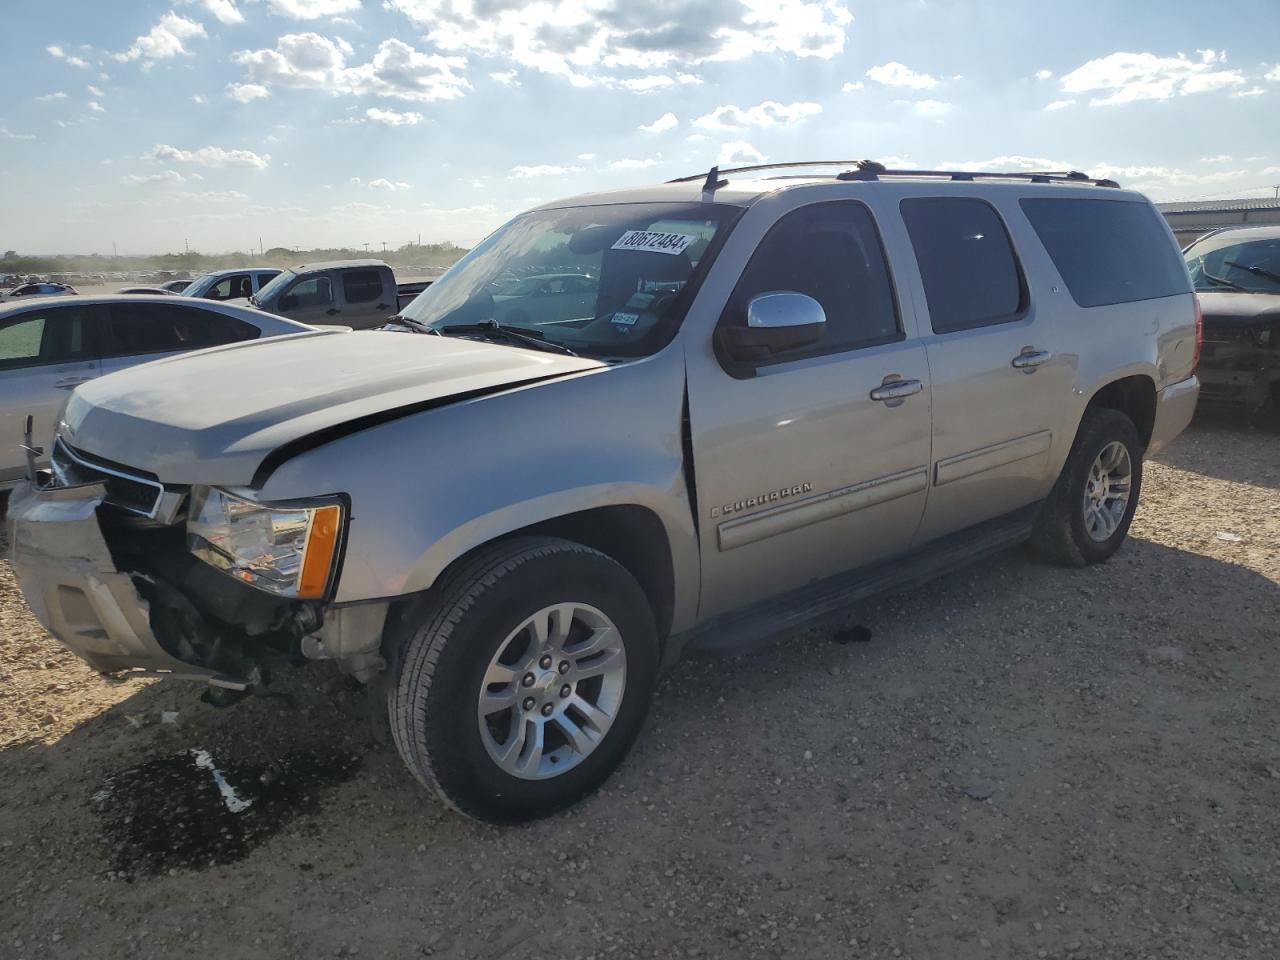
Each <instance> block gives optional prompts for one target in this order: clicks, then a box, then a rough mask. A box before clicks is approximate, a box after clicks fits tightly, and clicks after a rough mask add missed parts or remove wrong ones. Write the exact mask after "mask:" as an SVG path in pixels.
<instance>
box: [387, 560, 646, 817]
mask: <svg viewBox="0 0 1280 960" xmlns="http://www.w3.org/2000/svg"><path fill="white" fill-rule="evenodd" d="M548 611H550V612H548ZM562 611H572V614H571V615H568V614H566V613H564V612H562ZM537 625H541V627H543V628H545V629H543V636H545V637H546V638H547V642H546V645H545V646H544V645H543V644H541V643H540V641H539V638H538V635H537V630H538V626H537ZM401 626H402V628H403V629H402V630H401V631H400V642H399V643H395V644H394V645H395V646H396V647H399V648H400V649H399V655H398V656H395V654H396V651H395V650H393V651H392V652H393V657H394V662H398V668H397V669H396V673H395V676H394V681H393V682H392V683H391V684H389V685H388V694H387V707H388V714H389V716H390V720H391V730H392V736H393V738H394V740H395V743H396V747H397V748H398V749H399V751H400V756H401V757H402V758H403V760H404V762H405V764H406V765H407V766H408V767H409V769H410V771H412V773H413V775H414V776H415V777H417V778H418V780H419V781H420V782H421V783H422V784H423V785H424V786H427V787H429V788H431V789H433V790H434V791H435V792H436V793H437V794H438V795H439V796H440V798H441V799H442V800H443V801H444V802H445V803H447V804H448V805H449V806H451V807H453V808H454V809H455V810H457V811H458V812H459V813H462V814H464V815H466V816H468V817H472V818H474V819H477V820H482V821H486V822H489V823H519V822H522V821H527V820H534V819H538V818H540V817H545V816H548V815H549V814H552V813H555V812H556V811H558V810H561V809H563V808H565V807H567V806H569V805H570V804H573V803H575V802H576V801H578V800H579V799H581V798H582V797H584V796H586V795H587V794H589V793H591V792H592V791H594V790H595V789H596V788H597V787H599V786H600V784H602V783H603V782H604V781H605V780H606V779H607V778H608V777H609V775H610V774H611V773H612V772H613V770H614V769H615V768H616V767H617V766H618V765H619V764H620V763H621V762H622V760H623V758H624V757H625V756H626V754H627V751H628V750H629V749H630V747H631V744H632V742H633V741H634V740H635V737H636V735H637V734H638V733H639V731H640V727H641V725H642V724H643V722H644V718H645V714H646V713H647V712H648V708H649V703H650V701H651V699H652V697H653V687H654V683H655V680H656V678H657V673H658V663H659V645H658V637H657V630H656V628H655V626H654V619H653V613H652V611H651V609H650V607H649V604H648V601H647V599H646V597H645V595H644V592H643V591H642V590H641V589H640V586H639V584H637V583H636V581H635V579H634V578H632V577H631V575H630V574H629V573H627V571H626V570H625V569H623V567H622V566H621V565H619V564H618V563H616V562H615V561H613V560H611V559H610V558H609V557H607V556H605V555H604V554H602V553H600V552H598V551H596V550H592V549H590V548H589V547H585V546H582V545H581V544H576V543H572V542H569V541H567V540H559V539H554V538H549V537H538V538H519V539H514V540H510V541H507V542H504V543H501V544H497V545H495V546H493V547H491V548H486V549H483V550H481V551H480V552H479V553H477V554H476V555H475V556H473V557H471V558H469V559H468V560H466V561H464V562H463V563H462V564H460V565H459V567H458V568H457V569H456V570H455V571H454V572H452V573H451V574H447V575H446V577H445V579H444V580H443V581H442V582H441V583H440V584H439V586H438V587H437V588H433V589H432V590H431V591H430V592H429V593H428V594H427V595H426V596H425V597H424V598H423V600H422V601H421V602H419V603H416V604H411V605H409V606H408V607H406V608H405V610H404V612H403V617H402V620H401ZM611 627H612V628H613V630H612V632H610V629H609V628H611ZM597 647H599V648H600V650H601V651H602V652H599V653H595V654H592V655H590V656H588V655H584V653H582V652H580V651H587V652H588V653H590V652H591V651H593V650H595V649H596V648H597ZM545 650H551V651H554V656H553V655H552V653H547V652H544V651H545ZM548 659H550V662H547V661H548ZM566 665H568V669H565V668H566ZM593 670H594V671H596V672H597V673H598V674H599V676H588V675H589V674H591V673H592V671H593ZM508 672H509V673H510V674H511V680H510V682H509V683H505V682H504V683H501V684H497V683H493V682H492V678H494V677H495V676H498V675H504V674H505V673H508ZM535 675H536V677H535ZM530 677H535V683H533V684H532V685H528V684H526V681H527V680H528V679H529V678H530ZM486 681H489V682H486ZM562 681H565V682H563V683H562ZM570 688H572V690H573V692H572V694H566V693H565V691H566V690H568V689H570ZM482 691H484V692H485V694H486V699H485V700H484V701H483V702H482V700H481V692H482ZM512 692H514V694H515V697H514V700H512V703H511V706H510V708H509V709H498V710H495V711H494V712H492V713H489V714H486V713H485V711H486V710H487V709H490V708H491V707H492V705H493V704H497V703H499V702H504V703H505V702H506V701H507V700H508V699H510V698H511V693H512ZM566 697H567V699H566ZM531 702H533V703H534V706H533V707H532V708H528V707H527V706H526V705H527V704H529V703H531ZM543 711H548V713H545V714H544V713H543ZM551 711H554V713H552V712H551ZM571 728H572V729H574V730H576V731H577V739H576V740H574V741H572V742H571V738H570V736H569V735H568V733H567V731H568V730H569V729H571ZM538 730H541V731H542V734H543V735H542V737H541V738H539V737H538V736H537V731H538ZM588 741H590V742H588ZM504 745H510V746H509V748H508V749H506V750H505V751H504V749H503V747H504ZM517 748H518V749H517ZM512 750H515V753H514V756H513V755H512ZM535 753H536V759H535ZM499 755H502V756H504V757H506V758H508V759H507V760H506V766H504V765H502V764H501V763H500V761H499ZM561 771H563V772H561Z"/></svg>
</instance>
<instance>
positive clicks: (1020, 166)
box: [938, 153, 1073, 173]
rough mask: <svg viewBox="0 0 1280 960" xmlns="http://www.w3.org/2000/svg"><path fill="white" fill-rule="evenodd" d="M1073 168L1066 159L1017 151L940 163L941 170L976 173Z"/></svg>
mask: <svg viewBox="0 0 1280 960" xmlns="http://www.w3.org/2000/svg"><path fill="white" fill-rule="evenodd" d="M1072 168H1073V167H1072V164H1070V163H1068V162H1067V161H1065V160H1050V159H1048V158H1046V157H1024V156H1022V155H1021V154H1016V153H1015V154H1009V155H1005V156H1000V157H992V158H991V159H990V160H943V161H942V163H941V164H939V165H938V169H939V170H971V171H974V172H975V173H983V172H985V173H993V172H996V173H1007V172H1025V171H1028V170H1039V171H1046V170H1071V169H1072Z"/></svg>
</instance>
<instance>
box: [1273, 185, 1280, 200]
mask: <svg viewBox="0 0 1280 960" xmlns="http://www.w3.org/2000/svg"><path fill="white" fill-rule="evenodd" d="M1271 189H1272V190H1274V191H1275V192H1276V199H1277V200H1280V183H1277V184H1273V185H1272V187H1271Z"/></svg>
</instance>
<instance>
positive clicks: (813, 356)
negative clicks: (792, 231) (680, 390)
mask: <svg viewBox="0 0 1280 960" xmlns="http://www.w3.org/2000/svg"><path fill="white" fill-rule="evenodd" d="M837 204H838V205H841V206H846V205H854V206H859V207H861V208H862V209H863V210H864V211H865V212H866V214H867V218H868V220H870V222H871V231H872V233H874V234H875V239H876V245H877V246H878V247H879V250H880V262H881V263H882V264H883V265H884V269H885V274H886V275H887V277H888V280H889V296H890V298H891V299H892V301H893V320H894V323H895V325H896V326H897V328H898V333H897V335H896V336H891V337H876V338H874V339H869V340H859V341H858V342H856V343H852V344H842V345H840V346H832V347H830V348H828V349H826V350H822V349H812V348H806V349H804V350H802V351H797V352H796V353H795V354H793V355H790V356H785V357H778V358H776V359H761V360H756V361H754V362H751V363H745V362H742V361H737V360H730V359H729V358H728V357H725V356H722V355H721V352H720V350H718V349H717V350H716V358H717V359H718V360H719V362H720V366H721V368H723V369H724V371H725V373H727V374H729V375H730V376H731V377H733V378H734V379H737V380H749V379H751V378H752V377H754V376H755V375H756V373H757V371H759V370H760V369H762V368H764V367H785V366H786V365H787V364H792V363H798V362H801V361H805V360H817V359H822V358H824V357H838V356H840V355H842V354H846V353H857V352H858V351H860V350H869V349H871V348H873V347H883V346H885V345H886V344H890V343H901V342H903V341H904V340H906V339H907V332H906V327H905V325H904V323H903V320H902V302H901V300H900V298H899V296H898V283H897V278H896V277H895V275H894V272H893V261H892V260H891V259H890V257H889V251H888V249H887V248H886V247H885V244H884V231H883V230H881V229H880V222H879V221H878V220H877V219H876V213H875V210H873V209H872V208H871V205H870V204H868V203H867V202H866V201H865V200H862V199H860V198H857V197H835V198H830V199H825V200H812V201H810V202H808V203H802V204H800V205H798V206H795V207H792V208H791V209H790V210H786V211H784V212H783V213H781V214H779V215H778V216H777V217H776V218H775V219H774V221H773V222H772V223H771V224H769V227H768V229H767V230H765V232H764V234H763V235H762V236H761V237H760V241H759V243H757V244H756V246H755V249H754V250H752V251H751V256H750V257H748V258H747V264H746V266H745V267H743V268H742V271H741V272H740V273H739V274H738V279H737V282H735V283H734V285H733V289H732V290H731V291H730V292H729V297H728V299H727V300H726V301H725V304H724V307H723V308H722V309H721V311H720V319H719V320H717V321H716V326H715V330H714V331H713V332H712V335H713V338H714V340H715V342H717V343H718V342H719V338H718V337H715V336H714V334H715V333H716V332H718V331H719V330H720V329H721V328H722V327H729V326H737V324H736V323H735V322H734V319H735V318H733V317H732V316H731V313H732V311H733V308H734V306H735V303H736V299H737V295H738V287H739V286H740V285H741V283H742V280H743V278H744V277H745V276H746V275H747V272H748V271H749V270H750V269H751V264H752V262H753V261H754V260H755V258H756V257H757V256H759V254H760V248H761V247H762V246H764V242H765V240H766V239H768V237H769V234H770V233H772V232H773V231H774V229H775V228H776V227H777V226H778V224H780V223H781V222H782V221H783V220H785V219H786V218H787V217H789V216H791V215H792V214H793V213H798V212H799V211H801V210H807V209H810V208H812V207H825V206H834V205H837ZM815 346H817V345H816V344H815Z"/></svg>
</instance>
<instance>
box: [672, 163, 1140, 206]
mask: <svg viewBox="0 0 1280 960" xmlns="http://www.w3.org/2000/svg"><path fill="white" fill-rule="evenodd" d="M795 167H845V168H846V169H845V170H844V171H843V172H841V173H837V174H836V175H835V179H837V180H846V181H847V180H863V181H872V180H880V179H881V178H884V177H888V178H896V177H931V178H937V179H946V180H954V181H962V182H973V181H975V180H1027V181H1029V182H1031V183H1078V184H1088V185H1089V186H1094V187H1119V186H1120V184H1118V183H1116V181H1114V180H1098V179H1094V178H1093V177H1090V176H1089V175H1088V174H1085V173H1081V172H1080V171H1079V170H1054V171H1043V170H1032V171H1028V170H1019V171H1016V172H1013V173H994V172H988V171H978V170H890V169H888V168H887V167H885V165H884V164H883V163H877V162H876V161H875V160H797V161H794V162H790V163H757V164H753V165H751V166H747V167H730V168H728V169H726V170H721V169H720V167H718V166H715V167H712V168H711V169H710V171H708V172H707V173H705V174H704V173H696V174H694V175H693V176H689V177H677V178H676V179H674V180H668V181H667V182H668V183H693V182H694V181H695V180H703V181H704V182H703V184H702V199H703V200H705V201H710V200H711V199H713V198H714V196H715V192H716V191H717V190H718V189H720V188H721V187H723V186H725V185H726V184H728V182H729V181H728V180H725V179H722V178H723V177H725V176H726V175H728V174H731V173H754V172H756V171H759V170H786V169H792V168H795ZM799 176H800V175H797V174H792V175H791V176H789V177H778V178H776V179H794V178H797V177H799ZM770 179H775V178H770Z"/></svg>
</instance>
